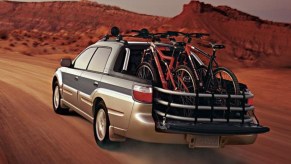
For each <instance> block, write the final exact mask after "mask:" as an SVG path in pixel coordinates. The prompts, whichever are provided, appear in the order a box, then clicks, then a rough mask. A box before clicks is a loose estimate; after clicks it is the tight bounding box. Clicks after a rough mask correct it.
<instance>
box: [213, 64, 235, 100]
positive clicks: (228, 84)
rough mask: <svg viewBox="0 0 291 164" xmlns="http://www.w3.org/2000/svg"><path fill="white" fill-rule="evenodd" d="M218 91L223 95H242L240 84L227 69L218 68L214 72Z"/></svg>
mask: <svg viewBox="0 0 291 164" xmlns="http://www.w3.org/2000/svg"><path fill="white" fill-rule="evenodd" d="M213 75H214V77H216V78H215V80H216V84H217V85H218V86H217V89H218V90H217V91H218V92H219V93H221V94H234V95H237V94H240V89H239V83H238V80H237V77H236V76H235V74H234V73H233V72H231V71H230V70H229V69H227V68H225V67H218V68H216V69H215V70H214V71H213Z"/></svg>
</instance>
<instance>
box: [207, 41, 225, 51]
mask: <svg viewBox="0 0 291 164" xmlns="http://www.w3.org/2000/svg"><path fill="white" fill-rule="evenodd" d="M210 45H211V47H212V48H213V49H215V50H220V49H224V48H225V46H224V45H223V44H215V43H210Z"/></svg>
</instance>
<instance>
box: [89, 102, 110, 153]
mask: <svg viewBox="0 0 291 164" xmlns="http://www.w3.org/2000/svg"><path fill="white" fill-rule="evenodd" d="M96 109H97V112H95V116H94V124H93V130H94V137H95V141H96V143H97V145H98V146H100V147H102V148H104V146H106V145H109V144H110V142H111V141H110V140H109V125H110V123H109V118H108V113H107V108H106V106H105V104H104V102H100V103H99V104H98V105H97V107H96Z"/></svg>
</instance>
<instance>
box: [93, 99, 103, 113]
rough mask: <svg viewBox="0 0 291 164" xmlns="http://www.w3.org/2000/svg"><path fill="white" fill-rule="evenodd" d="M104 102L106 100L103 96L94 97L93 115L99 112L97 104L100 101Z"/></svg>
mask: <svg viewBox="0 0 291 164" xmlns="http://www.w3.org/2000/svg"><path fill="white" fill-rule="evenodd" d="M102 101H103V102H104V100H103V99H102V98H101V97H96V98H95V99H94V101H93V106H92V114H93V116H95V114H96V112H97V109H96V107H97V105H98V104H99V103H100V102H102ZM104 105H105V103H104Z"/></svg>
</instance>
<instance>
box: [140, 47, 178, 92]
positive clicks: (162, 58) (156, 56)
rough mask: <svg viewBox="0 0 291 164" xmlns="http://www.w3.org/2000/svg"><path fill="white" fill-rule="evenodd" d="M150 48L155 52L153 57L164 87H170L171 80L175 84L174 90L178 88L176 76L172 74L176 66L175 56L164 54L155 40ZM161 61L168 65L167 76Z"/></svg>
mask: <svg viewBox="0 0 291 164" xmlns="http://www.w3.org/2000/svg"><path fill="white" fill-rule="evenodd" d="M150 49H151V52H152V54H153V57H154V60H155V63H156V66H157V69H158V73H159V77H160V80H161V83H162V87H163V88H164V89H169V86H168V82H167V81H169V80H170V81H171V83H172V85H173V88H174V90H177V86H176V84H175V81H174V78H173V75H172V70H173V68H174V67H173V66H174V61H175V58H174V57H170V56H166V55H164V54H163V52H162V51H161V50H160V49H159V47H158V46H156V45H155V44H154V43H153V42H150ZM144 55H145V54H144ZM159 58H160V59H159ZM165 60H167V61H170V63H169V65H168V64H167V63H166V62H165ZM160 61H161V62H163V63H164V65H165V66H166V69H167V72H166V77H165V76H164V72H163V70H162V66H161V62H160ZM142 62H143V61H142Z"/></svg>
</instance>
